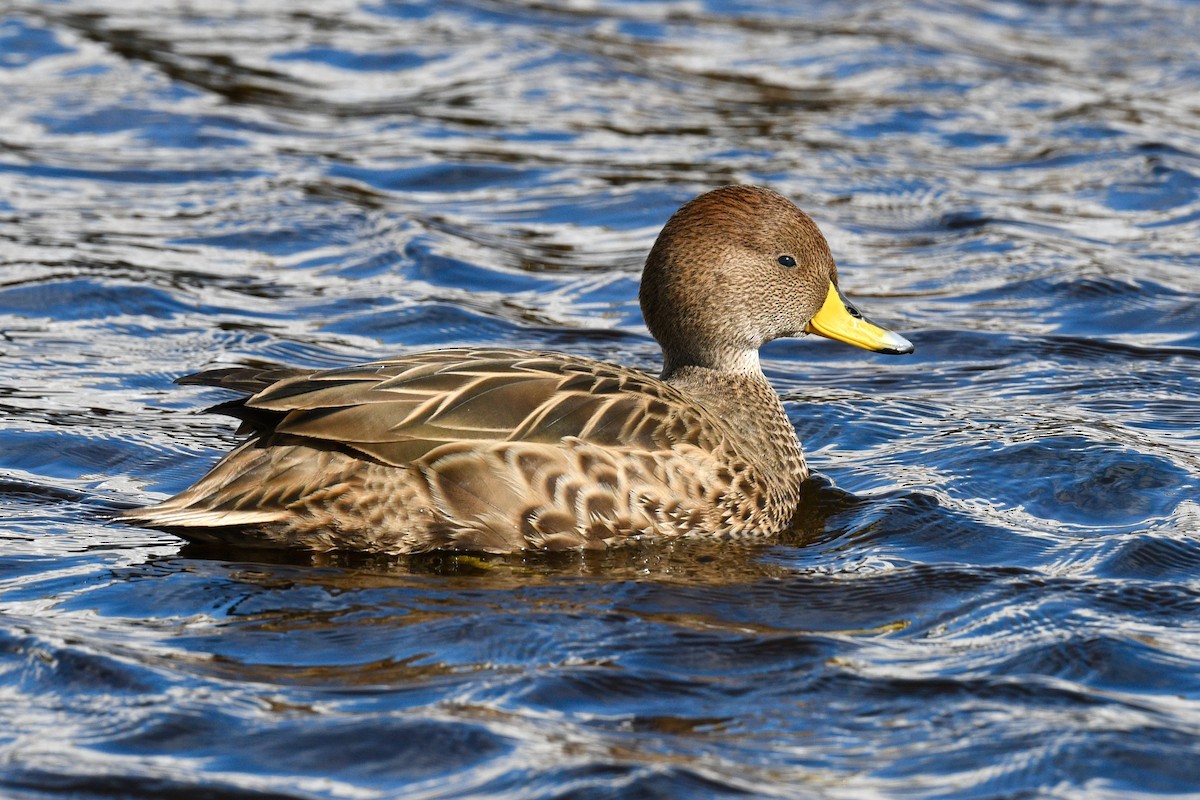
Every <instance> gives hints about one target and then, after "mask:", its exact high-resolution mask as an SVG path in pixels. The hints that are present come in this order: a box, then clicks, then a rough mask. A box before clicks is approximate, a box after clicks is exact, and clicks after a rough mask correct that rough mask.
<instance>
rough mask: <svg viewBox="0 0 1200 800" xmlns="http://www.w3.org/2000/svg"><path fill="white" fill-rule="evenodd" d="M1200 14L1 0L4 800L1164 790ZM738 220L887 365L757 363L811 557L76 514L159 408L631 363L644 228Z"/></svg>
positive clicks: (170, 476) (1176, 706)
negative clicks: (237, 396) (712, 193)
mask: <svg viewBox="0 0 1200 800" xmlns="http://www.w3.org/2000/svg"><path fill="white" fill-rule="evenodd" d="M1197 41H1200V6H1197V5H1195V4H1192V3H1185V2H1171V1H1170V0H1161V1H1160V2H1146V3H1125V2H1117V1H1116V0H1111V2H1075V3H1063V4H1041V3H1020V2H984V1H983V0H980V1H979V2H968V3H963V4H954V3H946V2H940V1H939V0H926V1H925V2H916V3H908V2H874V1H872V2H857V3H856V2H849V3H847V2H814V3H803V4H801V3H787V2H774V3H773V2H770V1H769V0H760V1H759V2H750V1H748V2H741V3H739V2H720V1H719V0H710V1H709V2H704V1H703V0H694V1H693V2H661V3H643V2H617V1H616V0H610V1H609V2H601V1H599V0H597V1H596V2H589V1H588V0H581V1H580V2H571V3H561V4H559V3H538V2H525V3H522V2H500V1H499V0H497V1H496V2H489V0H474V2H436V3H435V2H428V3H421V2H412V3H405V2H387V1H386V0H366V1H365V2H361V3H355V2H350V0H321V1H320V2H317V1H316V0H277V1H276V2H270V1H268V2H255V3H243V2H234V0H213V1H212V2H206V3H185V2H171V0H149V1H148V2H142V3H136V4H135V3H123V2H117V0H62V1H61V2H35V1H34V0H9V2H8V3H6V4H4V5H2V6H0V331H2V334H3V338H2V339H0V408H2V410H3V413H2V415H0V697H2V702H0V794H3V795H4V796H6V797H18V798H33V797H51V796H63V797H65V796H70V797H105V798H114V797H121V798H161V797H174V798H210V797H246V798H249V797H263V798H265V797H272V798H276V797H278V798H283V797H287V798H343V797H344V798H376V797H417V798H458V797H509V798H567V797H570V798H639V797H663V798H667V797H669V798H676V797H733V796H763V797H789V798H793V797H805V798H808V797H811V798H862V797H980V798H982V797H989V798H990V797H995V798H1000V797H1035V796H1038V797H1079V798H1105V797H1109V798H1126V797H1136V796H1139V795H1144V796H1156V797H1158V796H1168V795H1178V796H1182V795H1188V794H1191V795H1193V796H1196V795H1200V507H1198V505H1197V484H1198V482H1200V441H1198V435H1197V427H1198V423H1200V410H1198V404H1197V402H1196V401H1197V387H1198V385H1200V65H1198V64H1200V62H1198V61H1197V58H1196V42H1197ZM729 182H751V183H759V184H764V185H768V186H771V187H773V188H775V189H777V190H779V191H781V192H783V193H785V194H787V195H789V196H790V197H792V198H793V199H795V200H796V202H797V203H798V204H799V205H800V206H801V207H803V208H805V209H806V210H808V211H809V212H810V213H811V214H812V215H813V217H814V218H815V219H816V220H817V222H818V223H819V224H820V225H821V227H822V228H823V230H824V231H825V232H826V234H827V236H828V238H829V240H830V243H831V245H832V247H833V250H834V253H835V255H836V256H837V258H838V259H839V262H840V263H841V265H842V267H841V269H842V283H843V286H844V287H846V289H847V290H848V292H849V293H851V294H852V295H853V296H854V297H855V298H857V300H858V301H859V303H860V305H861V306H862V307H863V308H864V309H865V310H866V311H867V312H868V313H869V314H871V315H872V316H873V317H875V318H877V319H879V320H881V321H884V322H886V323H887V324H888V325H889V326H890V327H894V328H895V329H896V330H899V331H901V332H903V333H905V334H906V335H908V336H909V337H910V338H911V339H912V340H913V341H914V343H915V344H916V348H917V352H916V354H915V355H913V356H909V357H906V358H885V357H878V356H874V355H872V354H869V353H864V352H861V351H857V350H853V349H851V348H848V347H845V346H841V345H837V344H835V343H831V342H828V341H823V340H822V341H815V340H809V339H805V340H790V341H783V342H776V343H773V344H771V345H769V346H768V347H767V348H766V350H765V351H764V358H765V365H766V368H767V371H768V374H769V376H770V377H771V379H772V381H773V382H774V383H775V385H776V386H777V387H778V389H779V390H780V392H781V393H782V394H783V396H784V398H785V402H786V406H787V408H788V411H789V414H790V415H791V418H792V420H793V422H794V423H795V425H796V428H797V430H798V431H799V433H800V435H801V437H802V439H803V441H804V442H805V446H806V449H807V450H808V453H809V458H810V461H811V463H812V464H813V466H814V467H815V469H816V470H817V471H818V473H819V477H818V479H816V480H814V481H813V482H811V483H810V484H809V485H808V486H807V492H806V499H805V503H804V507H803V509H802V511H801V513H800V515H799V516H798V518H797V522H796V526H795V530H794V531H793V532H792V533H790V534H788V535H787V536H785V537H783V538H782V539H780V540H776V541H771V542H765V543H763V544H761V545H755V546H743V547H731V546H728V545H726V546H723V547H718V546H702V545H695V544H693V545H679V544H677V545H675V546H668V545H661V546H653V547H645V548H642V549H634V548H630V549H628V550H621V551H616V552H610V553H608V554H604V555H587V556H584V555H578V554H567V555H562V556H558V557H555V558H548V557H528V558H516V557H513V558H498V557H490V558H469V557H458V558H454V557H449V556H430V557H423V558H414V559H411V560H405V561H400V562H397V563H376V562H361V563H348V562H336V563H332V562H328V561H325V562H317V563H312V562H311V561H306V560H304V559H302V558H301V559H291V560H290V561H286V560H285V561H284V562H283V563H280V562H271V561H269V560H266V559H264V558H262V557H257V556H254V555H253V554H238V553H231V552H209V551H201V550H195V549H192V548H188V547H182V546H181V544H180V542H179V541H178V540H176V539H174V538H173V537H171V536H169V535H166V534H162V533H158V532H154V531H144V530H137V529H131V528H128V527H125V526H122V525H119V524H116V523H113V522H110V521H109V520H108V518H107V515H108V514H109V513H110V512H111V511H112V509H114V508H117V507H120V506H122V505H125V504H130V503H141V502H147V501H151V500H153V499H157V498H162V497H163V496H165V495H166V494H167V493H171V492H174V491H178V490H180V489H182V488H183V487H185V486H186V485H188V484H189V483H190V482H191V481H193V480H195V479H196V478H197V477H199V475H201V474H202V473H203V472H204V471H205V470H206V469H207V468H208V467H209V466H211V464H212V463H213V462H214V461H215V459H216V458H217V457H218V455H219V454H221V453H222V452H224V451H225V450H227V449H228V448H229V447H230V446H231V444H232V443H233V442H234V441H235V437H234V431H233V426H232V425H231V424H230V421H229V420H228V419H226V418H222V417H219V416H212V415H205V414H203V413H200V412H199V409H201V408H203V407H205V406H207V405H211V404H212V403H215V402H219V401H220V400H221V399H223V395H222V393H221V392H219V391H216V390H206V389H199V388H196V387H179V386H174V385H172V380H173V379H174V378H175V377H177V376H179V375H181V374H183V373H185V372H189V371H194V370H196V369H199V368H203V367H205V366H209V365H212V364H216V363H235V364H237V363H243V364H256V363H261V362H281V363H287V364H301V365H310V366H331V365H338V364H345V363H350V362H353V361H356V360H365V359H368V358H372V357H377V356H382V355H388V354H394V353H399V352H408V351H412V350H417V349H422V348H428V347H439V346H451V345H490V344H502V345H505V346H513V347H540V348H552V349H559V350H566V351H570V352H573V353H580V354H585V355H589V356H594V357H599V358H604V359H607V360H612V361H620V362H624V363H628V364H632V365H635V366H638V367H642V368H645V369H647V370H650V371H657V368H658V351H657V347H656V345H655V344H654V341H653V340H652V339H651V338H650V337H649V335H648V333H647V332H646V330H645V328H644V326H643V325H642V322H641V318H640V314H639V312H638V309H637V304H636V290H637V281H638V275H639V270H640V265H641V260H642V259H643V258H644V255H645V252H646V250H647V249H648V248H649V246H650V244H651V242H652V241H653V238H654V236H655V234H656V233H657V231H658V229H659V227H660V226H661V225H662V223H663V222H664V221H665V220H666V219H667V217H668V216H669V215H670V214H671V212H672V211H673V210H674V209H675V208H676V207H677V206H678V205H679V204H681V203H682V202H684V201H685V200H687V199H689V198H690V197H692V196H693V195H695V194H698V193H699V192H701V191H703V190H706V189H708V188H711V187H713V186H717V185H721V184H724V183H729Z"/></svg>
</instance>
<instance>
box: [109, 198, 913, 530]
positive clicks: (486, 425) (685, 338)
mask: <svg viewBox="0 0 1200 800" xmlns="http://www.w3.org/2000/svg"><path fill="white" fill-rule="evenodd" d="M836 286H837V272H836V267H835V266H834V261H833V258H832V256H831V255H830V253H829V248H828V246H827V244H826V242H825V239H824V237H823V236H822V235H821V233H820V231H819V230H818V229H817V227H816V225H815V224H814V223H813V221H812V220H811V219H809V217H808V216H807V215H805V214H804V213H803V212H802V211H800V210H799V209H797V208H796V207H795V206H794V205H792V203H791V202H790V201H788V200H786V199H785V198H783V197H781V196H780V195H778V194H775V193H774V192H770V191H768V190H766V189H759V188H754V187H748V186H730V187H725V188H722V189H717V190H715V191H712V192H709V193H707V194H705V195H702V196H700V197H698V198H696V199H695V200H693V201H691V202H690V203H688V204H687V205H685V206H684V207H683V208H681V209H680V210H679V211H678V212H676V214H675V215H674V216H673V217H672V218H671V219H670V221H668V223H667V225H666V227H664V229H663V231H662V233H661V234H660V235H659V238H658V241H657V242H656V243H655V245H654V247H653V249H652V250H651V251H650V255H649V257H648V258H647V261H646V267H645V271H644V273H643V277H642V286H641V291H640V299H641V303H642V309H643V314H644V316H645V318H646V322H647V325H648V326H649V328H650V331H651V332H652V333H653V334H654V336H655V337H656V338H657V339H658V341H659V343H660V344H661V345H662V347H663V354H664V368H663V373H662V376H661V377H660V378H654V377H651V376H649V375H646V374H644V373H641V372H639V371H637V370H633V369H629V368H626V367H621V366H616V365H612V364H606V363H602V362H599V361H594V360H591V359H586V358H579V357H575V356H569V355H562V354H557V353H539V352H529V351H518V350H503V349H494V350H488V349H478V350H475V349H454V350H440V351H432V352H425V353H416V354H412V355H407V356H400V357H397V358H390V359H384V360H381V361H374V362H371V363H368V364H363V365H359V366H353V367H346V368H341V369H332V370H321V371H311V370H299V369H278V370H253V369H239V368H234V369H222V370H213V371H209V372H203V373H199V374H198V375H194V376H190V377H188V378H184V379H182V380H181V382H186V383H201V384H207V385H212V386H221V387H226V388H230V389H234V390H237V391H240V392H243V393H245V394H248V395H249V397H246V398H243V399H240V400H235V401H231V402H229V403H226V404H224V405H223V406H221V407H219V408H220V410H222V411H225V412H226V413H230V414H232V415H233V416H236V417H238V418H239V419H241V420H242V421H243V427H244V428H245V429H247V430H249V431H250V438H249V439H248V440H247V441H246V442H245V443H243V444H242V445H241V446H239V447H238V448H236V449H235V450H234V451H233V452H231V453H230V454H229V455H227V456H226V457H225V458H224V459H222V460H221V461H220V462H219V463H218V464H217V465H216V466H215V467H214V468H213V469H212V471H211V472H209V473H208V474H207V475H206V476H204V477H203V478H201V479H200V480H199V481H198V482H197V483H196V484H195V485H193V486H191V487H190V488H188V489H186V490H185V491H183V492H181V493H180V494H178V495H176V496H175V497H172V498H170V499H169V500H166V501H165V502H163V503H161V504H159V505H156V506H150V507H148V508H142V509H135V510H133V511H131V512H128V513H127V515H126V518H127V519H128V520H130V521H132V522H135V523H138V524H143V525H149V526H153V527H158V528H163V529H166V530H170V531H172V532H175V533H177V534H179V535H180V536H183V537H185V538H188V539H193V540H198V541H208V542H228V543H232V544H240V545H248V546H272V547H292V548H306V549H312V550H335V549H336V550H356V551H370V552H382V553H409V552H419V551H425V550H432V549H437V548H451V549H460V550H482V551H490V552H507V551H513V550H520V549H566V548H577V547H583V548H598V547H599V548H602V547H605V546H608V545H611V544H614V543H617V542H620V541H621V540H623V539H625V538H627V537H630V536H640V535H658V536H677V535H684V534H700V535H727V536H743V535H750V534H769V533H774V532H778V531H780V530H781V529H783V528H784V527H785V526H786V525H787V523H788V521H789V520H790V519H791V517H792V515H793V513H794V512H795V510H796V505H797V503H798V501H799V493H800V484H801V482H802V481H803V480H804V478H805V477H806V476H807V474H808V470H807V467H806V466H805V463H804V457H803V455H802V453H801V450H800V444H799V442H798V441H797V440H796V435H795V432H794V430H793V428H792V426H791V424H790V423H789V422H788V419H787V416H786V414H785V413H784V410H783V407H782V405H781V404H780V402H779V399H778V396H777V395H776V394H775V392H774V390H773V389H772V388H771V386H770V384H769V383H768V382H767V380H766V378H765V377H764V376H763V374H762V370H761V369H760V367H759V363H758V348H759V347H761V346H762V345H763V344H764V343H765V342H768V341H770V340H772V339H775V338H778V337H780V336H791V335H797V334H801V333H803V332H814V333H820V334H822V335H826V336H831V337H834V338H839V339H843V340H845V341H849V342H851V343H853V344H856V345H859V346H862V347H868V348H870V349H874V350H880V351H883V352H911V350H912V346H911V345H910V344H908V342H907V341H905V340H904V339H902V338H901V337H899V336H896V335H895V334H892V333H889V332H887V331H884V330H882V329H880V328H877V327H875V326H874V325H871V324H870V323H868V322H866V320H864V319H862V317H861V315H859V314H858V313H857V311H855V310H854V309H853V307H851V306H849V304H848V303H846V301H845V299H844V298H843V297H842V296H841V295H840V292H839V291H838V290H837V288H836Z"/></svg>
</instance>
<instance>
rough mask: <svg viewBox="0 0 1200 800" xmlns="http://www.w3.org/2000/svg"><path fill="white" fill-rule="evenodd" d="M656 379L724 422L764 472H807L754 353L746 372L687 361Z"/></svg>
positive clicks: (785, 414)
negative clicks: (697, 364)
mask: <svg viewBox="0 0 1200 800" xmlns="http://www.w3.org/2000/svg"><path fill="white" fill-rule="evenodd" d="M662 379H663V380H664V381H666V382H667V383H669V384H671V385H672V386H675V387H676V388H678V389H680V390H681V391H683V392H684V393H685V394H686V395H688V397H689V398H691V399H692V400H693V401H694V402H696V403H698V404H699V405H701V406H703V407H704V408H706V409H707V410H708V411H710V412H712V413H713V414H714V415H715V416H716V417H717V418H718V419H720V420H722V421H723V422H725V423H726V425H727V426H728V429H729V432H730V434H731V435H732V436H733V437H735V438H736V440H737V445H738V449H739V450H741V451H743V453H744V454H746V456H747V457H749V458H752V459H753V460H755V461H757V462H758V463H759V464H760V465H761V466H762V467H763V468H764V469H765V470H766V471H767V472H768V473H776V474H778V475H780V476H783V475H788V474H789V473H794V472H797V471H800V472H803V473H805V474H807V469H806V468H805V466H804V457H803V455H802V454H801V451H800V442H799V440H798V439H797V438H796V429H795V428H793V427H792V423H791V421H790V420H789V419H788V417H787V413H786V412H785V411H784V409H783V404H782V403H781V402H779V395H778V394H776V392H775V389H774V388H773V387H772V386H771V384H770V382H768V381H767V377H766V376H765V375H763V373H762V369H761V368H759V366H758V353H757V352H755V353H754V369H753V370H752V371H749V370H748V371H745V372H741V371H739V372H730V371H728V370H715V369H709V368H707V367H698V366H694V365H689V366H685V367H677V368H675V369H673V370H669V371H668V370H664V371H663V374H662ZM800 477H803V475H801V476H800Z"/></svg>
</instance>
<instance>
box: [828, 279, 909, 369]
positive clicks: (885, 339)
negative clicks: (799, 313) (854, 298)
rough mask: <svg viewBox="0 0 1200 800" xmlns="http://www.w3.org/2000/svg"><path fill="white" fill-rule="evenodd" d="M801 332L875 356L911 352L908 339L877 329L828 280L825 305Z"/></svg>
mask: <svg viewBox="0 0 1200 800" xmlns="http://www.w3.org/2000/svg"><path fill="white" fill-rule="evenodd" d="M804 331H805V333H815V334H817V335H818V336H825V337H828V338H830V339H837V340H838V341H839V342H845V343H846V344H852V345H854V346H855V347H861V348H863V349H864V350H874V351H875V352H877V353H890V354H892V355H902V354H904V353H911V352H912V351H913V346H912V342H910V341H909V340H908V339H905V338H904V337H903V336H901V335H900V334H898V333H892V332H891V331H889V330H885V329H883V328H881V327H879V326H878V325H876V324H874V323H873V322H871V321H870V320H868V319H867V318H866V317H864V316H863V315H862V314H860V313H859V311H858V309H857V308H855V307H854V306H853V305H851V304H850V301H849V300H847V299H846V298H845V296H844V295H843V294H842V293H841V292H840V291H839V290H838V288H837V287H836V286H834V285H833V282H832V281H830V282H829V294H827V295H826V296H825V304H824V305H822V306H821V310H820V311H818V312H817V315H816V316H815V317H813V318H812V321H811V322H809V323H808V327H806V328H805V329H804Z"/></svg>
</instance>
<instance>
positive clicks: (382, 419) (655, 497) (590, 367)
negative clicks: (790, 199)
mask: <svg viewBox="0 0 1200 800" xmlns="http://www.w3.org/2000/svg"><path fill="white" fill-rule="evenodd" d="M184 382H189V383H202V384H207V385H215V386H222V387H225V388H231V389H235V390H239V391H243V392H247V393H251V394H250V396H249V397H247V398H243V399H239V400H236V401H232V402H229V403H226V404H224V405H222V406H218V407H217V410H220V411H223V412H226V413H230V414H232V415H233V416H236V417H238V418H239V419H241V420H243V422H244V423H245V427H246V428H248V429H249V430H250V432H251V436H250V439H249V440H248V441H247V442H245V443H244V444H243V445H241V446H240V447H239V448H237V449H236V450H234V451H233V452H232V453H230V454H229V455H228V456H226V457H225V459H223V460H222V461H221V462H220V463H219V464H218V465H217V466H216V467H215V468H214V469H213V470H212V472H210V473H209V474H208V475H206V476H205V477H204V478H202V479H201V480H200V481H199V482H198V483H196V484H195V485H194V486H192V487H191V488H189V489H187V490H185V491H184V492H182V493H181V494H179V495H177V496H175V497H173V498H171V499H170V500H167V501H166V502H164V503H162V504H161V505H158V506H154V507H151V508H147V509H141V510H139V511H136V512H134V513H132V514H131V515H130V518H131V519H132V520H134V521H137V522H142V523H144V524H150V525H154V526H156V527H164V528H168V529H171V530H173V531H176V532H178V533H180V534H181V535H183V536H185V537H187V538H192V539H200V540H218V541H231V542H236V543H241V544H255V545H271V546H285V547H306V548H312V549H337V548H343V549H354V550H373V551H384V552H412V551H417V550H427V549H433V548H440V547H451V548H460V549H475V550H492V551H509V550H514V549H522V548H548V549H561V548H569V547H580V546H584V547H603V546H605V545H606V544H607V543H611V542H612V541H613V540H614V539H617V538H621V537H626V536H631V535H639V534H670V535H677V534H680V533H689V532H706V533H720V532H729V533H739V532H743V531H746V530H755V529H757V530H760V531H762V530H774V529H777V528H778V527H779V520H777V519H774V518H772V519H766V518H765V517H764V516H763V510H762V508H759V507H760V506H762V507H764V508H765V504H764V503H763V502H762V501H761V500H760V498H758V497H757V496H755V494H754V492H756V491H757V489H756V488H755V482H757V481H759V480H760V479H761V477H762V476H761V475H759V474H757V473H755V471H754V468H753V467H752V465H751V463H750V461H752V459H748V458H747V457H746V454H741V453H739V452H738V444H737V438H738V437H737V434H736V431H734V430H733V429H732V428H731V426H730V425H729V424H727V422H726V421H725V420H723V419H721V418H720V417H719V416H718V415H716V414H714V413H712V412H711V411H710V410H708V409H706V408H705V407H704V405H702V404H698V403H697V402H696V401H695V398H694V397H691V396H689V395H688V394H686V393H685V392H683V391H681V390H680V389H678V388H676V387H674V386H672V385H670V384H667V383H665V382H663V381H661V380H659V379H657V378H653V377H651V376H649V375H646V374H645V373H642V372H639V371H637V370H633V369H627V368H624V367H619V366H615V365H612V364H606V363H601V362H598V361H593V360H590V359H585V358H577V357H572V356H565V355H562V354H547V353H537V352H527V351H516V350H461V349H460V350H440V351H434V352H427V353H417V354H413V355H408V356H402V357H398V358H393V359H386V360H382V361H376V362H372V363H369V364H364V365H360V366H355V367H347V368H342V369H333V370H323V371H317V372H313V371H302V370H253V369H227V370H215V371H210V372H205V373H200V374H198V375H195V376H190V377H189V378H186V379H184ZM774 505H778V503H775V504H774ZM770 516H772V517H778V516H779V513H778V512H777V511H775V510H774V509H772V514H771V515H770Z"/></svg>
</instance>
